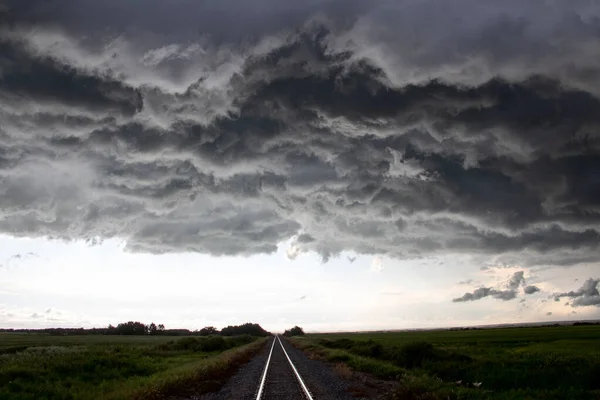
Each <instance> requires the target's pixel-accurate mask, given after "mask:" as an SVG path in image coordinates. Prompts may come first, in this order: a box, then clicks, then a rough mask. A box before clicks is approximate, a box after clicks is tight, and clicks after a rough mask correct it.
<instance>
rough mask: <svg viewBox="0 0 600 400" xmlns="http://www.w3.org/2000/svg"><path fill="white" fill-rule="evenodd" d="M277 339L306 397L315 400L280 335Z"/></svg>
mask: <svg viewBox="0 0 600 400" xmlns="http://www.w3.org/2000/svg"><path fill="white" fill-rule="evenodd" d="M276 337H277V340H279V345H280V346H281V349H282V350H283V354H285V356H286V358H287V359H288V361H289V362H290V366H291V367H292V371H294V374H295V375H296V379H298V382H299V383H300V387H302V390H303V391H304V395H305V396H306V398H307V399H308V400H313V397H312V395H311V394H310V392H309V391H308V388H307V387H306V385H305V384H304V381H303V380H302V378H301V377H300V374H299V373H298V370H297V369H296V367H295V366H294V363H293V362H292V360H291V359H290V356H288V353H287V351H285V347H283V343H281V339H279V335H278V336H276Z"/></svg>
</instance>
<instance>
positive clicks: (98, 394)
mask: <svg viewBox="0 0 600 400" xmlns="http://www.w3.org/2000/svg"><path fill="white" fill-rule="evenodd" d="M265 340H266V339H264V338H263V339H258V338H255V337H250V336H247V335H244V336H233V337H221V336H209V337H189V336H188V337H173V336H119V335H79V336H77V335H73V336H50V335H43V334H15V333H2V334H0V399H3V400H5V399H6V400H34V399H35V400H50V399H52V400H80V399H81V400H91V399H107V400H131V399H163V398H167V397H170V396H186V395H192V394H197V393H203V392H205V391H207V390H213V389H214V387H215V386H218V385H220V384H222V381H224V379H226V377H227V376H228V374H229V373H230V372H231V371H232V370H234V369H235V368H236V367H237V365H238V364H240V363H242V362H245V361H246V360H248V359H249V358H251V357H252V356H253V355H254V354H255V353H256V352H257V351H258V350H260V348H261V347H262V346H263V344H264V341H265Z"/></svg>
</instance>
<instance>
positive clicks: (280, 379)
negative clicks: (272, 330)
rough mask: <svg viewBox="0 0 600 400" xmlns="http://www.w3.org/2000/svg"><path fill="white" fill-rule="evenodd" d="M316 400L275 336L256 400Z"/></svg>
mask: <svg viewBox="0 0 600 400" xmlns="http://www.w3.org/2000/svg"><path fill="white" fill-rule="evenodd" d="M279 399H285V400H314V398H313V397H312V395H311V394H310V391H309V390H308V388H307V387H306V384H305V383H304V381H303V380H302V377H301V376H300V374H299V373H298V370H297V369H296V367H295V366H294V363H293V362H292V360H291V359H290V357H289V356H288V354H287V352H286V351H285V347H283V343H282V342H281V339H280V338H279V336H275V338H274V339H273V344H272V345H271V351H270V352H269V357H268V358H267V363H266V365H265V369H264V372H263V374H262V377H261V380H260V384H259V386H258V392H257V395H256V400H279Z"/></svg>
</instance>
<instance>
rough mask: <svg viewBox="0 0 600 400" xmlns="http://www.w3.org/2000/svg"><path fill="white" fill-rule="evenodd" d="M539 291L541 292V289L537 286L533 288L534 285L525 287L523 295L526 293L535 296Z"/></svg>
mask: <svg viewBox="0 0 600 400" xmlns="http://www.w3.org/2000/svg"><path fill="white" fill-rule="evenodd" d="M539 291H540V288H539V287H537V286H533V285H529V286H525V287H524V288H523V293H525V294H534V293H536V292H539Z"/></svg>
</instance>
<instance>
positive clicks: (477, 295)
mask: <svg viewBox="0 0 600 400" xmlns="http://www.w3.org/2000/svg"><path fill="white" fill-rule="evenodd" d="M459 283H460V282H459ZM524 284H525V277H524V272H523V271H517V272H515V273H513V274H512V275H511V276H510V278H509V279H508V282H507V283H506V290H498V289H494V288H491V287H480V288H478V289H475V290H474V291H473V292H467V293H465V294H463V295H462V296H461V297H457V298H455V299H452V301H453V302H454V303H461V302H466V301H475V300H481V299H483V298H485V297H490V296H491V297H493V298H495V299H499V300H504V301H507V300H512V299H514V298H516V297H517V293H518V289H519V286H521V285H524Z"/></svg>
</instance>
